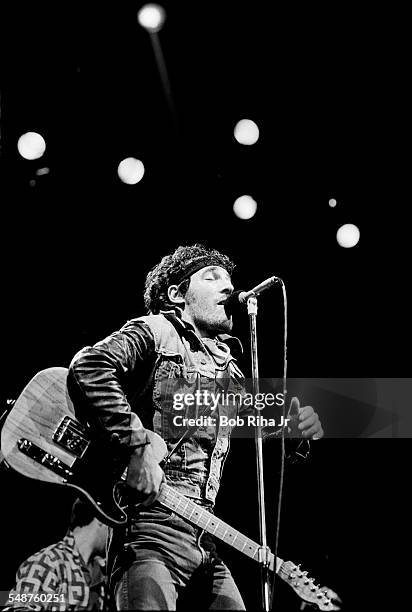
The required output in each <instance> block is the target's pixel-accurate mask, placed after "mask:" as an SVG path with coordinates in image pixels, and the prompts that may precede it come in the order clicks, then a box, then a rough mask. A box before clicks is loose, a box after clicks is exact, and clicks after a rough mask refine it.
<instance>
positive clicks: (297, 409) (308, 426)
mask: <svg viewBox="0 0 412 612" xmlns="http://www.w3.org/2000/svg"><path fill="white" fill-rule="evenodd" d="M289 412H290V413H291V414H296V413H297V415H298V421H297V422H298V425H297V427H298V430H299V431H300V432H301V434H302V437H303V438H310V439H311V440H319V439H320V438H322V437H323V429H322V424H321V422H320V420H319V416H318V414H317V413H316V412H315V411H314V410H313V408H312V406H301V405H300V403H299V400H298V398H297V397H293V398H292V400H291V402H290V408H289Z"/></svg>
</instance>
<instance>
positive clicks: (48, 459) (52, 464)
mask: <svg viewBox="0 0 412 612" xmlns="http://www.w3.org/2000/svg"><path fill="white" fill-rule="evenodd" d="M17 446H18V449H19V451H21V452H22V453H23V454H24V455H27V457H30V458H31V459H33V461H36V462H37V463H40V464H41V465H44V466H45V467H47V468H48V469H49V470H51V471H52V472H54V473H55V474H58V475H59V476H63V478H65V479H66V478H69V477H70V476H73V472H72V471H71V470H70V468H69V466H68V465H66V464H65V463H63V461H61V460H60V459H59V458H58V457H55V456H54V455H52V454H51V453H47V452H46V451H45V450H43V449H42V448H40V447H39V446H37V444H34V442H30V440H27V438H20V440H19V441H18V442H17Z"/></svg>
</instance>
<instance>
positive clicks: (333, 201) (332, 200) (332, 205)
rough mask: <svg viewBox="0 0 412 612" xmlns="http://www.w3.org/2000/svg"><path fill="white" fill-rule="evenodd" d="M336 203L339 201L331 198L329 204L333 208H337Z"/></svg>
mask: <svg viewBox="0 0 412 612" xmlns="http://www.w3.org/2000/svg"><path fill="white" fill-rule="evenodd" d="M336 204H337V202H336V200H335V198H331V199H330V200H329V206H330V207H331V208H335V206H336Z"/></svg>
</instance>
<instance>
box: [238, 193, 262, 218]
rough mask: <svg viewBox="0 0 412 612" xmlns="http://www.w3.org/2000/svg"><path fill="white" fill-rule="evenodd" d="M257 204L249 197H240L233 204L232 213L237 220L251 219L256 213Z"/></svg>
mask: <svg viewBox="0 0 412 612" xmlns="http://www.w3.org/2000/svg"><path fill="white" fill-rule="evenodd" d="M256 209H257V203H256V201H255V200H254V199H253V198H252V197H251V196H249V195H242V196H240V197H239V198H237V200H235V203H234V204H233V212H234V213H235V215H236V217H238V218H239V219H251V218H252V217H253V215H254V214H255V213H256Z"/></svg>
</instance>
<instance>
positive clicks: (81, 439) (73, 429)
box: [53, 416, 90, 457]
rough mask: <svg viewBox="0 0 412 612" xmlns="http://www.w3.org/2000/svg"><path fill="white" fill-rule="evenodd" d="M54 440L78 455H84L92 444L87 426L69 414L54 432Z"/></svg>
mask: <svg viewBox="0 0 412 612" xmlns="http://www.w3.org/2000/svg"><path fill="white" fill-rule="evenodd" d="M53 441H54V442H55V443H56V444H58V445H59V446H61V447H62V448H64V449H65V450H67V451H69V452H70V453H72V454H73V455H76V457H82V456H83V455H84V453H85V452H86V449H87V447H88V446H89V444H90V440H89V439H88V438H87V432H86V428H85V427H83V425H81V424H80V423H78V422H77V421H74V420H73V419H71V418H70V417H68V416H65V417H64V419H63V420H62V422H61V423H60V425H59V426H58V428H57V429H56V431H55V432H54V434H53Z"/></svg>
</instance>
